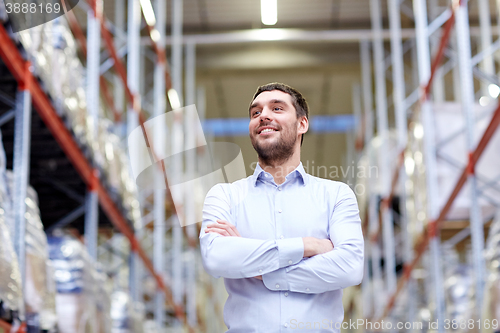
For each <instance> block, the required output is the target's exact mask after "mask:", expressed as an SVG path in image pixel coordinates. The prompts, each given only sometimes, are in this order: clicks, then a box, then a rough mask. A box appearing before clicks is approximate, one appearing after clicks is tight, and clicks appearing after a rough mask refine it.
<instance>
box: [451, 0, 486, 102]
mask: <svg viewBox="0 0 500 333" xmlns="http://www.w3.org/2000/svg"><path fill="white" fill-rule="evenodd" d="M478 6H479V27H480V29H481V37H480V38H481V51H483V52H484V51H485V50H488V49H489V48H490V47H491V44H492V43H491V40H492V36H491V16H490V3H489V1H488V0H478ZM458 38H461V37H458ZM481 68H482V70H483V71H484V72H485V73H486V74H489V75H495V63H494V61H493V56H492V55H485V57H484V59H483V61H482V62H481ZM481 92H482V94H483V96H489V95H490V94H489V92H488V83H487V82H483V81H482V82H481Z"/></svg>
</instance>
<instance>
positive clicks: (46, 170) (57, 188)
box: [0, 23, 158, 330]
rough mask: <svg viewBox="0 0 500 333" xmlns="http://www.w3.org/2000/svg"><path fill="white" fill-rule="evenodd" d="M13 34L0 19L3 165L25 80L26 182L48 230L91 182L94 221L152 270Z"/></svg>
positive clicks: (9, 150)
mask: <svg viewBox="0 0 500 333" xmlns="http://www.w3.org/2000/svg"><path fill="white" fill-rule="evenodd" d="M12 37H13V36H12V35H11V34H10V33H9V27H8V23H3V24H1V25H0V126H1V131H2V136H3V139H2V142H3V145H4V147H5V151H6V155H7V167H8V168H12V164H13V146H14V144H13V143H14V124H13V123H14V121H13V120H14V117H15V110H16V93H17V92H18V89H19V88H20V86H26V84H27V85H28V89H29V91H30V93H31V103H32V121H31V133H30V134H31V142H30V145H31V149H30V165H29V184H30V185H31V186H33V187H34V188H35V190H36V191H37V193H38V197H39V206H40V211H41V219H42V222H43V224H44V227H45V228H46V229H47V228H48V227H50V226H51V225H53V224H54V223H56V222H57V221H60V219H61V218H63V217H65V216H67V215H68V214H69V213H71V212H72V211H74V210H75V209H77V208H78V207H79V206H82V205H83V204H84V200H85V199H84V198H85V190H86V188H87V187H90V186H93V187H94V188H97V192H98V198H99V203H100V214H99V226H106V225H108V226H109V225H113V226H114V227H115V228H116V229H117V230H118V231H119V232H121V233H122V234H124V236H126V237H127V238H128V239H129V241H130V243H131V249H132V250H133V251H135V252H136V253H137V254H138V255H139V256H140V257H141V258H142V260H143V262H144V264H145V266H146V268H147V269H148V270H149V271H150V272H154V269H153V266H152V263H151V261H150V260H149V258H148V257H147V255H146V253H145V251H144V250H143V249H142V248H141V247H140V244H139V242H138V241H137V240H136V238H135V236H134V232H133V228H132V227H131V221H128V220H127V219H126V218H125V217H124V216H125V212H124V208H123V207H122V204H121V202H120V201H119V197H118V196H117V195H113V194H112V193H111V192H109V191H108V190H107V184H106V183H105V181H104V180H103V179H96V178H95V177H94V174H95V173H94V169H93V168H92V156H91V154H90V149H89V148H88V147H86V146H79V144H78V143H77V140H76V138H75V136H74V135H73V133H72V132H71V131H70V129H69V126H66V125H65V119H64V118H62V117H61V116H59V115H58V114H57V112H56V108H55V106H54V105H53V103H52V100H51V98H50V96H49V95H48V94H47V93H46V91H45V90H44V88H43V82H41V81H40V80H39V79H38V78H37V77H34V76H33V74H32V73H30V72H29V71H27V68H28V66H27V61H26V60H25V58H24V55H25V54H26V52H25V51H24V49H23V47H22V45H20V44H19V43H16V41H15V38H12ZM13 111H14V112H13ZM71 226H72V227H74V228H76V229H78V230H79V232H80V233H82V232H83V217H79V218H76V219H75V220H73V222H71ZM153 275H155V278H157V279H158V276H157V275H156V274H153ZM9 327H10V325H9V324H7V323H5V322H3V321H1V320H0V329H2V328H3V329H6V330H8V329H9Z"/></svg>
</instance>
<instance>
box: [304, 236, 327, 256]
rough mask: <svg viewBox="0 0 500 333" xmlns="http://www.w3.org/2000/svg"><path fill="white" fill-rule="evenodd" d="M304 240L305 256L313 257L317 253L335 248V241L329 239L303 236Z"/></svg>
mask: <svg viewBox="0 0 500 333" xmlns="http://www.w3.org/2000/svg"><path fill="white" fill-rule="evenodd" d="M302 241H303V242H304V258H308V257H312V256H315V255H317V254H322V253H326V252H330V251H331V250H333V243H332V242H331V241H330V240H329V239H318V238H315V237H303V238H302Z"/></svg>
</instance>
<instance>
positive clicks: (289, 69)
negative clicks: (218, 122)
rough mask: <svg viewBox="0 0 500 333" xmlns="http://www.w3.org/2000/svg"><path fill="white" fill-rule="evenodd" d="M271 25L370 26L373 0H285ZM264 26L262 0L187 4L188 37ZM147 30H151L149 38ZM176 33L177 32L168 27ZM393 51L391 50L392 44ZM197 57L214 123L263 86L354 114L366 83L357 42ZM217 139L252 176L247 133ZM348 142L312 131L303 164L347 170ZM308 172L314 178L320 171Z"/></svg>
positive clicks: (209, 48) (409, 23)
mask: <svg viewBox="0 0 500 333" xmlns="http://www.w3.org/2000/svg"><path fill="white" fill-rule="evenodd" d="M115 1H116V2H115ZM115 1H112V0H107V1H104V10H105V15H106V17H107V18H108V19H109V20H110V21H114V20H115V13H116V10H115V9H116V8H115V6H116V3H120V2H121V3H123V6H126V1H125V0H115ZM152 2H153V3H154V0H153V1H152ZM380 3H381V10H382V15H383V25H384V28H388V19H387V1H385V0H381V1H380ZM427 3H428V7H429V9H430V10H429V11H430V13H429V20H432V19H433V18H434V17H437V16H438V15H439V14H440V13H441V12H442V11H443V10H444V9H446V8H447V7H448V6H449V4H450V1H448V0H429V1H427ZM171 8H172V0H168V1H167V20H168V22H167V23H168V24H170V22H171V21H172V20H171V15H170V14H171V12H172V11H171ZM433 8H434V9H433ZM491 8H492V19H493V23H496V17H494V16H495V15H496V14H495V13H494V10H493V9H494V8H495V0H491ZM469 10H470V22H471V26H474V25H477V22H478V8H477V1H474V2H471V4H470V5H469ZM401 12H402V15H401V17H402V27H403V28H413V25H414V24H413V20H412V16H413V15H412V2H411V1H410V0H404V1H402V6H401ZM78 16H79V21H80V22H81V23H82V25H83V26H85V19H86V18H85V13H83V12H80V13H79V15H78ZM272 27H273V28H286V29H290V28H293V29H303V30H308V31H324V30H336V31H344V30H351V31H352V30H359V29H370V27H371V20H370V5H369V1H368V0H310V1H304V0H278V22H277V24H276V25H274V26H272ZM263 28H266V26H264V25H263V24H262V23H261V18H260V0H238V1H227V0H184V5H183V32H184V34H186V35H195V34H196V35H200V34H217V33H225V32H231V31H237V30H248V29H263ZM145 33H146V31H145V29H144V30H143V35H145ZM169 34H170V27H168V28H167V35H169ZM386 49H387V50H389V46H388V45H386ZM167 52H170V50H167ZM196 54H197V64H196V65H197V85H198V86H201V87H204V88H205V91H206V117H207V118H235V117H246V116H247V109H248V103H249V101H250V98H251V96H252V95H253V93H254V91H255V89H256V88H257V86H259V85H261V84H265V83H268V82H273V81H280V82H284V83H286V84H289V85H291V86H294V87H296V88H297V89H298V90H300V91H301V92H302V93H303V94H304V95H305V97H306V99H307V100H308V101H309V103H310V109H311V115H313V116H314V115H336V114H351V113H352V112H353V111H352V110H353V103H352V88H353V85H355V84H359V82H360V80H361V73H360V66H359V63H360V59H359V43H358V42H352V41H351V42H342V43H340V42H327V41H323V42H317V41H309V42H308V41H302V42H283V41H279V42H278V41H265V42H251V43H232V44H221V43H219V44H209V45H198V46H197V49H196ZM387 54H388V52H387ZM153 66H154V63H153V62H150V63H149V64H146V65H145V67H144V68H145V71H144V72H145V73H144V75H145V81H146V88H145V92H147V91H150V90H151V88H152V86H151V84H152V75H150V74H148V73H151V72H152V69H153ZM387 76H388V77H390V72H388V74H387ZM407 88H408V90H410V91H411V89H414V88H415V87H412V84H410V83H408V87H407ZM391 89H392V88H391V87H390V86H388V88H387V91H388V92H389V93H390V91H391ZM150 95H151V94H149V96H150ZM390 104H391V103H390V102H389V105H390ZM391 120H392V117H391V116H390V121H391ZM217 140H221V141H231V142H235V143H237V144H238V145H239V146H240V147H241V148H242V151H243V157H244V159H245V164H246V166H247V173H251V168H250V165H251V163H252V162H254V161H256V155H255V153H254V151H253V148H252V147H251V144H250V140H249V138H248V136H239V137H230V138H217ZM347 141H348V140H346V134H345V133H329V134H312V133H309V134H308V135H307V136H306V137H305V141H304V146H303V149H302V150H303V154H302V161H303V163H304V164H305V165H312V164H314V165H315V166H318V165H324V166H326V167H327V168H329V169H331V168H334V167H340V166H343V165H346V163H347V161H346V146H347ZM350 141H351V142H352V139H351V140H350ZM316 170H317V169H316ZM309 172H313V173H314V169H312V170H309ZM321 176H325V175H321ZM326 176H327V177H328V176H331V175H326ZM334 178H335V177H334ZM338 178H339V179H342V177H341V176H340V177H338Z"/></svg>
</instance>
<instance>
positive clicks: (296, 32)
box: [141, 26, 500, 45]
mask: <svg viewBox="0 0 500 333" xmlns="http://www.w3.org/2000/svg"><path fill="white" fill-rule="evenodd" d="M491 29H492V35H498V34H499V30H500V28H499V27H496V26H495V27H492V28H491ZM470 35H471V36H474V37H477V36H480V35H481V29H480V27H471V28H470ZM381 36H382V39H383V40H387V41H388V40H390V38H391V31H390V30H389V29H384V30H382V31H381ZM401 38H402V39H409V38H415V29H401ZM370 39H371V40H373V39H374V34H373V31H372V30H371V29H351V30H347V29H346V30H316V31H310V30H301V29H276V28H268V29H249V30H240V31H232V32H224V33H214V34H196V35H183V36H182V41H181V42H182V43H183V44H196V45H210V44H232V43H255V42H266V41H275V42H276V41H283V42H323V41H329V42H342V43H358V42H360V41H362V40H370ZM151 43H152V42H151V38H150V37H149V36H144V37H141V44H143V45H150V44H151ZM165 44H166V45H172V37H171V36H167V37H166V38H165Z"/></svg>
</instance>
